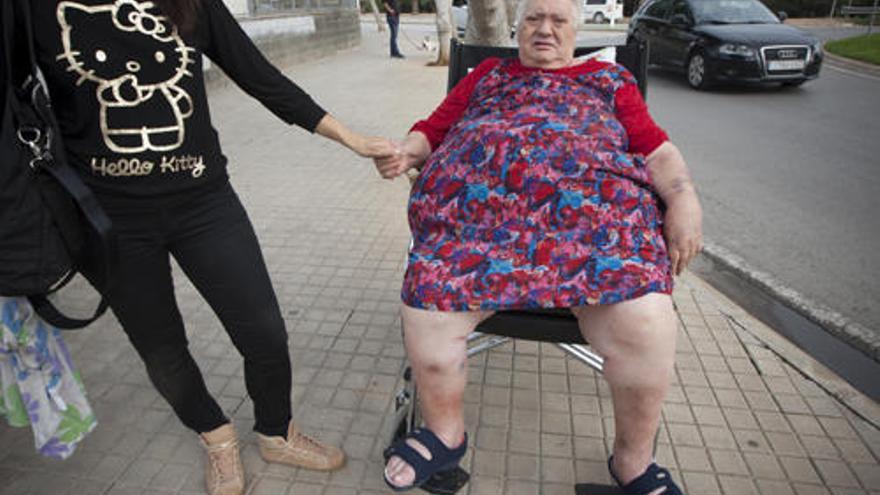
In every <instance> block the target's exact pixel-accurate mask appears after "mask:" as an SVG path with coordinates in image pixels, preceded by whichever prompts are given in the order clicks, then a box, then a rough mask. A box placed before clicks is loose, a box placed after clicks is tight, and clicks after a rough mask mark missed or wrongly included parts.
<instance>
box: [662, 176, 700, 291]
mask: <svg viewBox="0 0 880 495" xmlns="http://www.w3.org/2000/svg"><path fill="white" fill-rule="evenodd" d="M663 237H664V238H665V239H666V249H667V251H668V252H669V259H670V261H672V273H674V274H675V275H681V273H682V272H683V271H684V269H685V268H687V266H688V264H689V263H690V262H691V261H692V260H693V259H694V258H695V257H696V256H697V254H699V252H700V251H701V250H702V249H703V210H702V208H701V207H700V201H699V199H697V195H696V193H693V192H689V193H685V194H681V195H679V196H678V197H676V198H675V201H673V202H672V203H669V204H667V209H666V215H665V217H664V218H663Z"/></svg>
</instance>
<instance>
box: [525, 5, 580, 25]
mask: <svg viewBox="0 0 880 495" xmlns="http://www.w3.org/2000/svg"><path fill="white" fill-rule="evenodd" d="M570 1H571V15H572V21H574V26H575V29H577V26H578V25H579V24H580V23H581V12H582V8H583V4H582V2H583V0H570ZM530 3H532V0H519V4H518V5H517V6H516V25H517V26H521V25H522V22H523V19H524V18H525V16H526V8H528V6H529V4H530Z"/></svg>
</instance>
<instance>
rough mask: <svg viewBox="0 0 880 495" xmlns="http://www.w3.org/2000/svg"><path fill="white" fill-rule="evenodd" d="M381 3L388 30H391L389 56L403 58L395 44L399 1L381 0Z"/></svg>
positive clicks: (398, 19) (397, 29)
mask: <svg viewBox="0 0 880 495" xmlns="http://www.w3.org/2000/svg"><path fill="white" fill-rule="evenodd" d="M382 5H383V6H384V7H385V20H386V21H388V30H389V31H391V40H390V42H391V43H390V44H391V58H404V56H403V54H402V53H400V48H399V47H398V46H397V32H398V31H399V29H400V2H398V0H382Z"/></svg>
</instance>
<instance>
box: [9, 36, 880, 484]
mask: <svg viewBox="0 0 880 495" xmlns="http://www.w3.org/2000/svg"><path fill="white" fill-rule="evenodd" d="M384 36H385V35H384V34H383V35H378V34H376V33H375V32H374V31H373V29H371V28H370V26H366V27H365V35H364V42H363V46H362V47H361V48H359V49H356V50H353V51H351V52H348V53H344V54H342V55H340V56H338V57H335V58H333V59H328V60H322V61H318V62H314V63H309V64H304V65H302V66H297V67H294V68H292V69H291V70H290V71H289V73H290V74H291V76H292V77H293V78H294V79H295V80H296V81H298V82H299V83H301V84H302V85H303V86H304V87H305V88H306V89H307V90H309V91H310V92H311V93H313V94H315V96H316V97H317V99H318V100H319V101H320V102H321V103H323V104H324V105H325V106H326V107H327V108H329V109H331V110H332V111H334V113H336V115H338V116H339V117H341V118H342V120H344V121H346V122H349V123H351V124H352V125H353V126H354V127H355V128H357V129H359V130H362V131H368V132H375V133H382V134H388V133H390V134H392V135H394V136H400V135H402V134H403V133H404V132H405V131H406V129H407V127H408V125H409V124H411V123H412V122H413V121H414V120H415V119H417V118H419V117H421V116H423V115H425V114H426V113H427V112H429V111H430V110H431V109H432V108H433V106H434V105H435V104H436V103H437V102H438V101H439V98H440V96H441V95H442V92H443V90H444V88H445V70H444V69H442V68H440V69H435V68H426V67H425V66H424V63H425V62H427V61H428V60H429V59H430V56H429V55H424V54H418V53H416V54H411V55H410V57H409V58H408V59H407V60H404V61H391V60H388V59H387V58H386V57H385V56H384V54H385V52H386V48H385V46H384V44H383V42H385V39H384ZM211 103H212V111H213V114H214V116H215V120H216V123H217V126H218V128H219V130H220V134H221V136H222V138H223V143H224V146H225V149H226V152H227V154H228V155H229V157H230V163H231V171H232V175H233V182H234V184H235V185H236V187H237V189H238V191H239V193H240V195H241V196H242V198H243V200H244V201H245V203H246V205H247V206H248V208H249V211H250V213H251V216H252V218H253V220H254V223H255V225H256V228H257V231H258V234H259V236H260V240H261V242H262V245H263V249H264V252H265V255H266V259H267V263H268V265H269V269H270V273H271V274H272V277H273V280H274V283H275V286H276V289H277V292H278V297H279V301H280V303H281V306H282V309H283V311H284V314H285V318H286V320H287V324H288V329H289V332H290V337H291V338H290V349H291V355H292V357H293V364H294V382H295V385H294V404H295V411H296V412H295V414H296V417H297V420H298V421H299V422H300V423H301V424H302V425H303V426H304V427H305V429H307V430H308V431H309V432H312V433H315V434H317V435H319V436H320V437H322V438H325V439H327V440H329V441H332V442H337V443H340V444H342V445H343V446H344V448H345V449H346V451H347V452H348V455H349V462H348V464H347V466H346V467H345V468H344V469H342V470H341V471H339V472H336V473H332V474H326V473H314V472H308V471H304V470H296V469H288V468H282V467H279V466H269V465H266V464H265V463H263V462H262V460H260V458H259V455H258V453H257V451H256V446H255V443H254V438H253V434H252V433H250V432H249V430H250V426H251V421H252V418H253V413H252V410H251V402H250V401H249V400H248V399H247V397H246V393H245V389H244V384H243V379H242V363H241V360H240V358H239V356H238V355H237V353H236V352H235V350H234V349H233V348H232V346H231V344H230V342H229V339H228V337H227V336H226V335H225V334H224V332H223V331H222V329H220V327H219V324H218V323H217V321H216V319H215V317H214V316H213V314H212V312H211V311H210V309H209V308H208V307H207V306H206V304H205V303H204V302H203V301H202V299H201V298H200V297H199V296H198V295H197V294H196V293H195V291H194V289H193V288H192V287H191V286H190V285H189V284H188V283H187V282H186V281H185V280H183V279H182V278H181V279H180V283H179V285H178V291H177V295H178V299H179V300H180V303H181V309H182V310H183V313H184V315H185V318H186V321H187V324H188V330H189V336H190V342H191V348H192V350H193V353H194V355H195V356H196V359H197V360H198V362H199V364H200V366H201V368H202V370H203V371H204V373H205V376H206V380H207V383H208V387H209V388H210V390H212V391H213V392H214V393H215V394H216V396H217V397H218V398H219V400H220V402H221V405H222V406H223V407H224V409H225V410H226V411H227V412H228V414H229V415H230V416H231V417H233V418H234V420H235V422H236V426H237V427H238V429H239V431H240V432H242V433H243V436H244V439H243V445H244V450H243V458H244V461H245V466H246V470H247V472H248V476H249V486H250V492H251V493H253V494H296V495H311V494H326V495H348V494H364V495H367V494H377V493H386V492H387V490H386V489H385V487H384V484H383V482H382V479H381V470H382V460H381V451H382V449H383V448H384V446H385V444H386V441H387V435H388V432H389V431H390V429H391V428H392V427H393V424H392V422H391V419H392V408H393V397H394V394H395V393H396V392H397V387H398V386H399V385H400V381H401V380H400V373H401V371H402V369H403V367H404V352H403V348H402V345H401V341H400V336H399V334H400V328H399V322H398V317H397V306H398V300H399V299H398V290H399V284H400V280H401V274H402V269H403V261H404V252H405V249H406V245H407V242H408V230H407V225H406V219H405V203H406V196H407V185H406V183H405V181H404V180H403V179H399V180H397V181H394V182H387V181H383V180H381V179H379V178H378V177H377V175H376V173H375V172H374V171H373V169H372V165H371V164H370V163H368V162H367V161H364V160H360V159H358V158H356V157H355V156H354V155H352V154H351V153H349V152H347V151H345V150H342V149H339V148H338V147H336V146H335V145H332V144H330V143H329V142H327V141H324V140H321V139H319V138H314V137H311V136H308V135H306V134H305V133H303V132H301V131H297V130H289V129H287V128H286V127H284V126H283V124H281V123H279V122H278V121H277V120H275V118H274V117H272V115H271V114H269V113H268V112H266V111H265V110H264V109H262V108H261V107H260V106H259V105H258V104H257V103H255V102H253V101H251V100H250V99H248V98H246V97H245V96H244V95H243V94H242V93H240V92H239V91H238V90H236V89H233V88H226V89H222V90H219V91H215V92H214V93H213V94H212V99H211ZM674 297H675V302H676V305H677V308H678V310H679V315H680V322H681V330H680V339H679V345H678V365H677V373H676V379H675V384H674V386H673V388H672V392H671V394H670V396H669V399H668V401H667V405H666V408H665V412H664V420H663V428H662V431H661V434H660V437H659V446H658V452H657V455H658V458H659V460H660V462H661V463H664V464H666V465H667V466H669V467H670V468H672V469H673V471H674V475H675V476H676V478H678V479H680V480H681V481H682V482H683V484H684V488H685V489H686V491H687V493H688V494H690V495H711V494H725V495H734V494H737V495H738V494H758V493H760V494H764V495H787V494H797V495H814V494H817V495H818V494H834V495H844V494H846V495H851V494H852V495H855V494H862V495H864V494H873V495H876V494H880V466H878V457H880V431H878V429H877V427H876V425H877V424H878V421H880V414H877V412H876V411H877V404H874V403H872V402H870V401H867V400H865V399H864V398H863V397H860V396H859V395H858V394H855V393H853V392H852V391H851V390H850V389H849V388H848V387H847V386H846V385H845V384H843V383H842V382H841V381H840V380H839V379H838V378H836V377H834V376H833V375H831V374H829V373H828V372H827V371H824V370H823V369H822V368H821V366H818V365H816V364H815V363H813V362H812V361H811V360H810V359H809V358H808V357H806V356H804V355H803V354H802V353H799V351H796V350H793V349H791V348H790V346H786V345H785V344H784V343H781V342H779V341H778V339H777V338H775V337H774V336H773V333H772V331H770V330H769V329H767V328H766V327H764V326H763V325H761V324H760V323H758V322H756V321H755V320H753V319H752V318H750V317H749V316H748V315H746V314H745V313H744V312H743V311H742V310H741V309H740V308H737V307H736V306H734V305H732V304H731V303H730V302H729V301H728V300H726V299H725V298H724V297H722V296H721V295H719V294H718V293H717V292H715V291H714V290H713V289H711V288H709V287H708V286H706V285H705V284H704V283H703V282H702V281H700V280H698V279H696V278H693V277H692V276H685V277H683V278H682V279H680V280H679V282H678V286H677V289H676V292H675V295H674ZM67 340H68V343H69V345H70V347H71V349H72V351H73V356H74V360H75V361H76V362H77V364H78V366H79V369H80V371H81V373H82V375H83V378H84V380H85V382H86V384H87V387H88V391H89V395H90V397H91V399H92V401H93V405H94V406H95V409H96V412H97V415H98V419H99V426H98V428H97V430H96V431H95V432H94V433H93V434H92V435H91V436H90V437H88V438H87V439H86V441H85V442H83V444H82V445H81V447H80V449H79V451H78V452H77V453H76V454H75V455H74V456H73V457H72V458H71V459H70V460H68V461H66V462H63V463H61V462H55V461H46V460H42V459H41V458H40V457H39V456H37V455H36V454H35V453H34V451H33V445H32V439H31V437H30V432H29V431H27V430H13V429H10V428H9V427H7V426H5V425H4V426H0V493H2V494H10V495H23V494H66V493H69V494H75V495H89V494H97V493H112V494H136V493H137V494H140V493H151V494H161V493H168V494H171V493H202V490H203V488H202V483H203V478H202V454H201V451H200V447H199V445H198V442H197V440H196V437H195V435H194V434H192V433H190V432H189V431H187V430H185V429H184V428H183V427H182V426H180V425H179V424H178V422H177V420H176V418H175V417H174V416H173V414H172V413H171V411H170V409H169V408H168V407H167V406H166V405H165V403H164V401H162V400H161V399H160V398H159V397H158V395H157V394H156V392H155V391H154V390H153V388H152V387H151V385H150V384H149V381H148V379H147V377H146V375H145V373H144V371H143V368H142V365H141V363H140V361H139V359H138V358H137V356H136V354H135V352H134V351H133V349H132V348H131V347H130V346H129V345H128V343H127V341H126V339H125V338H124V336H123V335H122V333H121V331H120V330H119V328H118V325H117V323H116V322H115V320H113V319H112V317H107V318H105V319H103V320H102V321H101V322H100V323H99V324H97V325H95V326H93V327H92V328H89V329H87V330H84V331H82V332H79V333H76V334H70V335H69V336H68V339H67ZM469 376H470V385H469V388H468V391H467V422H468V428H469V431H470V432H471V435H472V448H471V451H470V452H469V454H468V456H467V458H466V468H467V469H469V470H470V471H471V473H472V474H473V479H472V481H471V483H470V484H469V485H468V486H467V487H466V489H465V490H464V491H462V493H463V494H467V493H470V494H500V493H505V494H538V493H541V494H556V493H560V494H563V493H564V494H571V493H573V484H574V483H575V481H579V482H591V483H607V482H608V481H609V479H608V475H607V473H606V470H605V459H606V457H607V455H608V448H609V445H610V442H611V439H612V437H613V433H614V432H613V423H612V417H611V402H610V399H609V394H608V391H607V387H606V386H605V384H604V382H603V380H602V378H601V377H600V376H598V375H596V374H595V373H593V372H592V371H590V370H588V369H587V368H585V367H584V366H582V365H580V364H579V363H577V362H575V361H573V360H571V359H569V358H567V357H565V356H564V355H563V354H562V353H561V352H560V351H558V350H557V349H556V348H555V347H554V346H550V345H538V344H535V343H528V342H517V343H515V344H506V345H504V346H502V347H500V348H496V349H494V350H492V351H490V352H489V353H488V354H483V355H481V356H480V357H477V358H475V359H473V360H472V361H471V365H470V375H469ZM820 385H821V386H820ZM832 394H834V395H839V396H841V397H843V398H844V399H845V400H846V402H847V403H848V404H851V405H853V406H854V407H855V408H857V409H858V410H859V411H861V413H862V414H863V415H865V416H866V417H868V418H869V419H870V420H871V421H873V422H874V425H875V426H872V425H871V424H870V423H869V422H867V421H865V420H864V419H862V418H861V417H859V416H858V415H856V414H854V413H853V412H852V410H851V409H850V408H848V407H846V406H844V405H843V402H841V401H839V400H837V399H835V398H834V396H833V395H832Z"/></svg>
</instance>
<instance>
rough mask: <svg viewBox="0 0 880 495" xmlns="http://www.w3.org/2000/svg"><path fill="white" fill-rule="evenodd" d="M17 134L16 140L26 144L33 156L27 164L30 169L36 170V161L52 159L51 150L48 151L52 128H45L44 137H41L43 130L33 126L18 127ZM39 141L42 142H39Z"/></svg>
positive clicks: (50, 143)
mask: <svg viewBox="0 0 880 495" xmlns="http://www.w3.org/2000/svg"><path fill="white" fill-rule="evenodd" d="M17 136H18V140H19V141H21V142H22V144H24V145H25V146H27V147H28V148H29V149H30V150H31V154H32V155H33V156H34V157H33V158H32V159H31V161H30V162H28V166H29V167H30V168H31V169H33V170H36V169H37V164H38V163H40V162H44V161H50V160H52V152H51V151H50V147H51V145H52V129H47V130H46V135H45V139H43V132H42V131H41V130H40V128H39V127H33V126H25V127H21V128H19V129H18V133H17ZM41 141H44V142H43V143H41Z"/></svg>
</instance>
